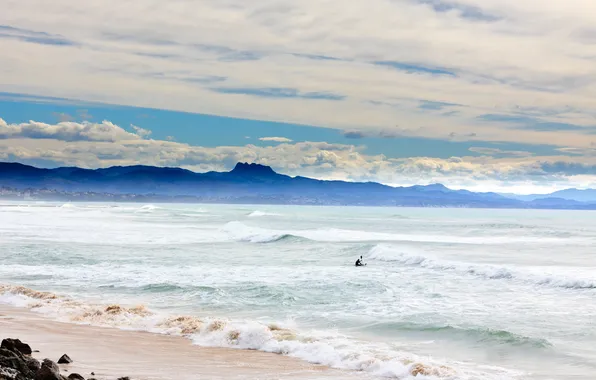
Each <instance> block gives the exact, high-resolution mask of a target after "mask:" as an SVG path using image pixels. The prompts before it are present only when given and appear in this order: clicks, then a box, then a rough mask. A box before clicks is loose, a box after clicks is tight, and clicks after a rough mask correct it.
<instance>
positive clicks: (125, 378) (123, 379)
mask: <svg viewBox="0 0 596 380" xmlns="http://www.w3.org/2000/svg"><path fill="white" fill-rule="evenodd" d="M118 380H130V377H128V376H124V377H119V378H118Z"/></svg>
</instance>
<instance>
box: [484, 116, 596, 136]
mask: <svg viewBox="0 0 596 380" xmlns="http://www.w3.org/2000/svg"><path fill="white" fill-rule="evenodd" d="M478 118H479V119H481V120H484V121H496V122H503V123H510V124H513V126H514V127H515V128H516V129H527V130H532V131H542V132H546V131H585V132H589V131H593V130H594V129H596V126H593V127H582V126H581V125H576V124H569V123H558V122H552V121H544V120H541V119H539V118H536V117H531V116H517V115H504V114H486V115H481V116H479V117H478Z"/></svg>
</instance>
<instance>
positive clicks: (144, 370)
mask: <svg viewBox="0 0 596 380" xmlns="http://www.w3.org/2000/svg"><path fill="white" fill-rule="evenodd" d="M0 338H2V339H4V338H15V339H20V340H22V341H23V342H25V343H27V344H29V345H30V346H31V348H32V349H33V350H38V351H39V352H34V353H33V355H32V356H33V357H34V358H36V359H38V360H40V361H42V360H43V359H45V358H49V359H50V360H53V361H57V360H58V358H60V357H61V356H62V355H63V354H67V355H68V356H70V357H71V358H72V359H73V361H74V362H73V363H71V364H67V365H62V364H61V365H60V369H61V370H62V374H63V375H65V376H68V374H69V373H79V374H81V375H82V376H84V377H85V378H89V377H93V378H95V379H97V380H113V379H118V378H122V377H126V376H128V377H130V378H131V379H134V380H169V379H173V378H175V379H180V380H191V379H232V378H238V379H240V378H251V379H263V380H265V379H271V380H273V379H342V378H343V379H345V378H347V377H355V376H358V378H363V377H362V376H361V375H362V374H361V373H357V372H353V371H343V370H335V369H332V368H329V367H326V366H322V365H314V364H310V363H307V362H304V361H302V360H300V359H295V358H291V357H288V356H284V355H279V354H272V353H266V352H261V351H254V350H237V349H232V348H211V347H202V346H196V345H193V344H192V342H191V341H189V340H188V339H185V338H184V337H180V336H171V335H163V334H156V333H150V332H144V331H127V330H121V329H117V328H110V327H96V326H90V325H80V324H72V323H65V322H57V321H54V320H50V319H48V318H45V317H44V316H42V315H39V314H36V313H34V312H31V311H28V310H26V309H23V308H17V307H14V306H7V305H0ZM92 372H93V373H94V374H95V375H94V376H92V375H91V373H92ZM364 378H366V377H364Z"/></svg>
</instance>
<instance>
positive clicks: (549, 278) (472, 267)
mask: <svg viewBox="0 0 596 380" xmlns="http://www.w3.org/2000/svg"><path fill="white" fill-rule="evenodd" d="M367 258H368V259H371V260H379V261H386V262H396V263H400V264H403V265H410V266H419V267H422V268H428V269H434V270H439V271H454V272H458V273H462V274H469V275H475V276H479V277H483V278H487V279H491V280H497V279H513V280H517V281H523V282H529V283H533V284H536V285H550V286H554V287H560V288H568V289H594V288H596V276H594V274H592V275H591V276H590V275H589V274H588V276H589V277H587V278H586V277H583V278H582V277H576V276H586V273H580V272H578V271H574V273H560V272H559V273H547V272H545V270H544V269H538V268H510V267H500V266H494V265H485V264H471V263H463V262H455V261H448V260H441V259H437V258H432V257H427V256H422V255H412V254H409V253H406V252H403V251H402V250H401V249H400V248H399V247H395V246H390V245H386V244H378V245H376V246H375V247H373V248H372V249H371V250H370V251H369V254H368V256H367ZM551 270H552V269H551ZM568 270H571V269H568Z"/></svg>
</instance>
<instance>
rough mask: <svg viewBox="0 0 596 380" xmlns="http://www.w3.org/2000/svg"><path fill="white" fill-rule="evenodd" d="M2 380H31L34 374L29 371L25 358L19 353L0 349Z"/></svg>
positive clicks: (0, 376) (0, 377)
mask: <svg viewBox="0 0 596 380" xmlns="http://www.w3.org/2000/svg"><path fill="white" fill-rule="evenodd" d="M0 373H1V374H2V375H0V379H4V378H6V379H16V380H21V379H29V378H33V375H34V372H33V371H31V370H30V369H29V366H28V365H27V360H26V359H25V356H24V355H23V354H21V353H20V352H19V351H16V352H15V351H10V350H7V349H5V348H0Z"/></svg>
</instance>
